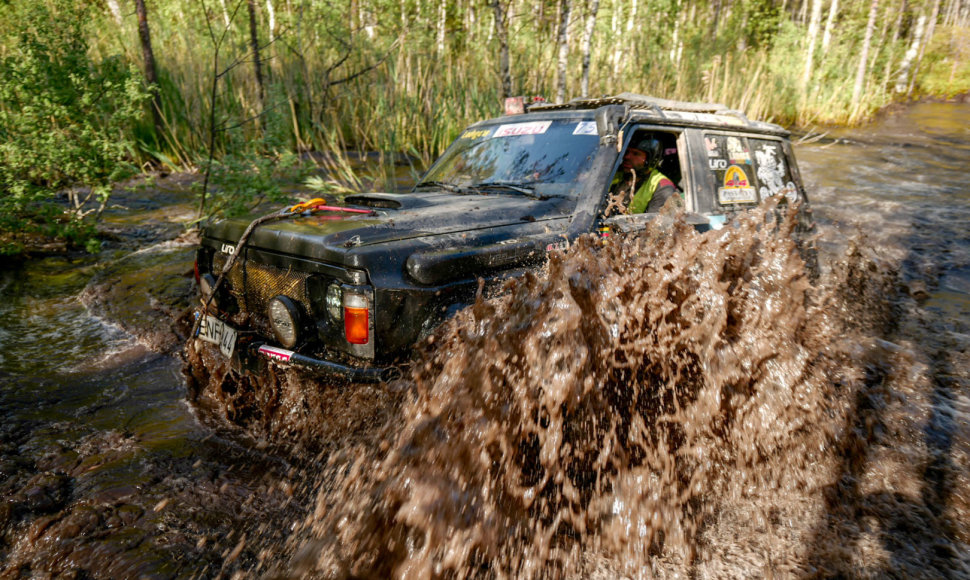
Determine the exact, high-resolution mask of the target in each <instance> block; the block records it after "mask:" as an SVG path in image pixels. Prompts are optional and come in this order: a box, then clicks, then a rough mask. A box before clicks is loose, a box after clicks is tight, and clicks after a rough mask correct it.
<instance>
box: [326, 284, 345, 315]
mask: <svg viewBox="0 0 970 580" xmlns="http://www.w3.org/2000/svg"><path fill="white" fill-rule="evenodd" d="M327 312H329V313H330V316H332V317H333V319H334V320H341V319H342V318H343V317H344V291H343V289H342V288H341V287H340V284H337V283H334V284H331V285H330V286H328V287H327Z"/></svg>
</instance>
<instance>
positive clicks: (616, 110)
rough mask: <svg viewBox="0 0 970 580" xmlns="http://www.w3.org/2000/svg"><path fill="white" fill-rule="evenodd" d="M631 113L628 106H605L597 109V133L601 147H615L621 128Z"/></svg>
mask: <svg viewBox="0 0 970 580" xmlns="http://www.w3.org/2000/svg"><path fill="white" fill-rule="evenodd" d="M629 113H630V107H628V106H627V105H605V106H602V107H600V108H598V109H596V132H597V133H598V134H599V136H600V145H613V144H615V143H616V142H617V140H618V135H619V133H620V126H621V124H622V121H623V120H624V119H626V117H627V115H629Z"/></svg>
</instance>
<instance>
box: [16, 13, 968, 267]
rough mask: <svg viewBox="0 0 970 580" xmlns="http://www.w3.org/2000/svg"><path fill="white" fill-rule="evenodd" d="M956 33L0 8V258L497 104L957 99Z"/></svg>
mask: <svg viewBox="0 0 970 580" xmlns="http://www.w3.org/2000/svg"><path fill="white" fill-rule="evenodd" d="M968 27H970V0H866V1H864V2H859V1H849V0H697V1H691V0H329V1H324V0H193V1H191V2H187V1H185V0H0V254H7V255H17V254H21V253H23V252H24V251H25V249H26V248H27V247H28V246H29V245H30V239H31V237H41V238H44V239H59V240H62V241H63V242H65V243H66V244H67V246H68V247H87V248H88V249H89V250H90V251H96V249H97V247H98V243H99V242H98V237H97V230H96V224H97V221H98V219H99V217H100V215H101V213H102V212H103V211H104V209H105V208H106V207H108V203H109V200H110V196H111V192H112V189H113V188H114V187H115V186H116V184H117V183H119V182H121V181H122V180H124V179H127V178H129V177H131V176H132V175H135V174H138V173H147V172H150V171H152V170H156V169H162V170H164V171H197V172H199V173H200V175H201V176H202V177H201V178H200V179H199V180H198V184H197V188H198V197H199V210H198V220H199V221H201V220H204V219H208V218H211V217H213V216H220V215H232V214H238V213H242V212H245V211H246V210H247V209H249V208H250V207H252V206H253V204H255V203H257V202H261V201H266V200H273V199H277V198H278V199H282V197H283V195H282V193H281V191H280V186H279V183H280V182H281V179H282V178H284V177H285V178H286V179H290V180H292V179H294V178H300V177H301V176H303V177H307V176H310V175H311V171H312V170H313V169H316V170H317V171H316V172H315V174H316V175H321V174H322V175H326V176H328V177H326V178H320V177H315V178H310V179H308V180H307V184H308V185H309V186H311V187H314V188H317V189H321V190H328V189H330V190H338V189H340V188H348V187H349V188H354V187H361V186H364V185H365V184H364V183H363V182H364V181H365V179H364V178H363V177H362V176H361V175H360V174H359V171H358V169H356V166H355V164H354V163H353V162H352V158H353V156H354V154H355V153H357V154H360V153H366V152H379V153H380V155H379V156H378V165H379V169H378V170H377V171H373V170H372V171H371V172H370V174H369V177H368V178H367V181H368V183H366V185H367V186H368V187H375V188H377V189H385V188H386V186H387V184H388V183H389V182H390V179H391V176H392V175H393V173H394V171H395V170H394V163H395V161H397V160H399V159H400V158H401V157H402V154H403V157H404V158H406V159H408V160H410V161H411V162H412V166H413V167H415V168H416V170H420V169H421V168H424V167H426V166H427V165H428V164H429V163H430V162H431V161H432V160H433V159H434V158H435V157H436V156H437V155H438V154H440V153H441V152H442V151H443V149H444V148H445V147H446V146H447V145H448V144H449V143H450V141H451V140H452V139H454V138H455V137H456V136H457V134H458V132H459V131H460V130H461V128H462V127H463V126H465V125H467V124H469V123H471V122H474V121H476V120H479V119H482V118H486V117H492V116H496V115H498V114H500V113H501V107H502V105H501V103H502V99H503V98H504V97H506V96H512V95H543V96H544V97H545V98H546V99H547V100H550V101H557V102H561V101H563V100H566V99H568V98H573V97H579V96H587V95H589V96H600V95H608V94H616V93H619V92H624V91H629V92H637V93H643V94H649V95H655V96H659V97H665V98H672V99H682V100H703V101H716V102H721V103H725V104H727V105H728V106H730V107H732V108H735V109H739V110H742V111H744V112H745V113H747V114H748V115H749V116H751V117H754V118H759V119H764V120H771V121H774V122H777V123H782V124H785V125H789V126H798V127H802V128H810V127H815V126H821V125H825V124H846V123H858V122H862V121H865V120H866V119H867V118H869V117H870V116H871V115H872V114H873V113H874V112H875V111H877V110H879V109H880V108H882V107H884V106H886V105H888V104H890V103H894V102H902V101H906V100H910V99H916V98H924V97H938V98H949V97H953V96H957V95H964V94H967V93H968V91H970V29H968ZM311 153H312V154H311ZM321 165H322V166H323V169H324V170H325V171H323V172H320V171H319V168H320V166H321Z"/></svg>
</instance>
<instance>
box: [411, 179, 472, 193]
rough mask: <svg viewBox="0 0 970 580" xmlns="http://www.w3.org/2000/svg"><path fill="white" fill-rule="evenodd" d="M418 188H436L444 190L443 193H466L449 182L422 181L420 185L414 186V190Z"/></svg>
mask: <svg viewBox="0 0 970 580" xmlns="http://www.w3.org/2000/svg"><path fill="white" fill-rule="evenodd" d="M419 187H436V188H439V189H444V190H445V191H450V192H452V193H467V192H468V189H467V188H465V187H462V186H460V185H456V184H454V183H451V182H450V181H422V182H421V183H419V184H417V185H415V186H414V189H417V188H419Z"/></svg>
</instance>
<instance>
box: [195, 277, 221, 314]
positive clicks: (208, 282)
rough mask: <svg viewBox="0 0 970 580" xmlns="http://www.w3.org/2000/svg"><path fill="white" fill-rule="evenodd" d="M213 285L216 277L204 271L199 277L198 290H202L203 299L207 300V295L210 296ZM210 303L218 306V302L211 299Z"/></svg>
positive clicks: (214, 285)
mask: <svg viewBox="0 0 970 580" xmlns="http://www.w3.org/2000/svg"><path fill="white" fill-rule="evenodd" d="M215 287H216V277H215V276H213V275H212V274H209V273H206V274H202V276H200V277H199V290H201V291H202V299H203V300H209V297H210V296H212V290H213V289H214V288H215ZM212 304H213V305H214V306H217V307H218V304H215V301H213V302H212Z"/></svg>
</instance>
